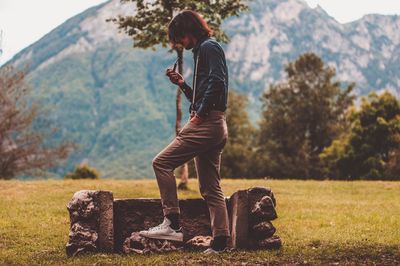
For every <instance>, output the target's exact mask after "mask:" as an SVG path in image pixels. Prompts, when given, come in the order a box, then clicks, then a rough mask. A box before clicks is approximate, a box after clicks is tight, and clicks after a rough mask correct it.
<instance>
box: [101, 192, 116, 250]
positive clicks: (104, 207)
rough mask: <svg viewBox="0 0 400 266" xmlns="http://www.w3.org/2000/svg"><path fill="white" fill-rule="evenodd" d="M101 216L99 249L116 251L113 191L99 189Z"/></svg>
mask: <svg viewBox="0 0 400 266" xmlns="http://www.w3.org/2000/svg"><path fill="white" fill-rule="evenodd" d="M97 196H98V198H97V199H98V202H99V209H100V216H99V231H98V233H99V250H100V251H103V252H112V251H114V214H113V205H114V197H113V194H112V193H111V192H108V191H99V193H98V194H97Z"/></svg>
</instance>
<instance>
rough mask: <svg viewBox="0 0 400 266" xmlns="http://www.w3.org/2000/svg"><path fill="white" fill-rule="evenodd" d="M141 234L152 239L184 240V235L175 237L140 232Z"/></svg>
mask: <svg viewBox="0 0 400 266" xmlns="http://www.w3.org/2000/svg"><path fill="white" fill-rule="evenodd" d="M139 235H140V236H143V237H147V238H151V239H163V240H171V241H177V242H183V236H182V237H174V236H170V235H156V236H152V235H144V234H139Z"/></svg>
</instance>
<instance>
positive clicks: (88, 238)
mask: <svg viewBox="0 0 400 266" xmlns="http://www.w3.org/2000/svg"><path fill="white" fill-rule="evenodd" d="M112 206H113V195H112V193H111V192H109V191H94V190H81V191H78V192H76V193H75V194H74V196H73V197H72V200H71V201H70V202H69V203H68V205H67V209H68V211H69V214H70V220H71V228H70V234H69V242H68V244H67V246H66V251H67V255H68V256H75V255H77V254H79V253H81V252H84V251H103V252H112V251H114V238H113V231H114V228H113V219H112V217H113V208H112Z"/></svg>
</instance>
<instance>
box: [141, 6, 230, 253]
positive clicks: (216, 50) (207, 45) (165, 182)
mask: <svg viewBox="0 0 400 266" xmlns="http://www.w3.org/2000/svg"><path fill="white" fill-rule="evenodd" d="M211 34H212V31H211V30H210V28H209V26H208V25H207V23H206V21H205V20H204V19H203V18H202V17H201V16H200V15H199V14H198V13H196V12H194V11H191V10H185V11H182V12H181V13H179V14H178V15H176V16H175V17H174V18H173V19H172V20H171V22H170V23H169V26H168V36H169V40H170V43H171V46H172V47H173V48H176V47H179V46H180V47H183V48H185V49H186V50H190V49H191V50H192V52H193V58H194V75H193V89H192V88H191V87H190V86H189V85H188V84H187V83H186V82H185V80H184V78H183V77H182V75H180V74H179V73H177V72H175V67H174V68H173V69H171V68H168V69H167V70H166V75H167V76H168V77H169V79H170V81H171V82H172V83H174V84H176V85H178V86H179V87H180V89H181V90H182V92H183V93H184V94H185V96H186V98H187V99H188V100H189V101H190V102H191V105H190V109H189V112H190V119H189V121H188V122H187V123H186V124H185V126H184V127H183V128H182V130H181V131H180V132H179V134H178V135H177V136H176V137H175V139H174V140H173V141H172V142H171V143H170V144H169V145H168V146H167V147H166V148H164V149H163V150H162V151H161V152H160V153H159V154H158V155H157V156H156V157H155V158H154V159H153V161H152V164H153V169H154V172H155V175H156V178H157V183H158V187H159V189H160V195H161V203H162V208H163V213H164V216H165V217H164V221H163V223H162V224H160V225H158V226H156V227H153V228H150V229H148V230H146V231H141V232H140V235H141V236H144V237H149V238H156V239H168V240H174V241H183V233H182V230H181V228H180V225H179V213H180V209H179V206H178V197H177V189H176V180H175V175H174V169H176V168H177V167H179V166H181V165H183V164H184V163H186V162H188V161H190V160H191V159H193V158H194V160H195V165H196V173H197V176H198V180H199V186H200V193H201V195H202V197H203V198H204V199H205V201H206V203H207V206H208V208H209V212H210V219H211V228H212V234H213V238H214V239H213V241H212V244H211V248H209V249H208V250H206V251H205V252H206V253H215V252H219V251H222V250H224V249H225V248H226V246H227V238H228V237H229V221H228V213H227V208H226V203H225V199H224V194H223V192H222V190H221V186H220V179H221V178H220V165H221V153H222V149H223V148H224V146H225V144H226V141H227V138H228V130H227V124H226V117H225V110H226V108H227V100H228V99H227V98H228V69H227V65H226V60H225V54H224V51H223V50H222V48H221V46H220V44H219V43H218V42H216V41H215V40H214V39H212V38H211Z"/></svg>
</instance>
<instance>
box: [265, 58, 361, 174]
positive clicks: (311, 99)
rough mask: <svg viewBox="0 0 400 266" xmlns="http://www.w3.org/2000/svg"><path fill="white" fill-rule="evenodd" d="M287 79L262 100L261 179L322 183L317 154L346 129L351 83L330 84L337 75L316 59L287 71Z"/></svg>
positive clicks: (298, 62)
mask: <svg viewBox="0 0 400 266" xmlns="http://www.w3.org/2000/svg"><path fill="white" fill-rule="evenodd" d="M285 71H286V73H287V79H286V80H284V81H282V82H280V83H278V84H277V85H272V86H270V88H269V90H268V91H267V92H265V93H264V94H263V96H262V101H263V115H262V120H261V122H260V132H259V142H258V143H259V150H258V153H259V156H260V157H261V158H262V161H263V162H264V163H263V165H265V167H261V169H260V170H261V171H262V173H263V175H270V176H273V177H276V178H302V179H305V178H322V177H323V172H322V170H323V167H322V162H321V159H320V158H319V155H320V153H321V152H322V151H323V150H324V149H325V148H326V147H328V146H329V145H331V142H332V140H334V139H335V138H336V137H337V136H339V135H340V134H341V133H342V132H343V131H344V130H345V128H346V119H345V114H346V110H347V109H348V107H349V106H350V105H351V104H352V101H353V96H351V95H350V94H351V91H352V89H353V84H351V85H349V86H348V87H347V88H345V89H344V90H342V89H341V85H340V82H338V81H332V79H333V77H334V76H335V70H334V69H333V68H331V67H329V66H326V65H325V64H324V62H323V61H322V60H321V59H320V58H319V57H318V56H317V55H315V54H313V53H307V54H304V55H301V56H300V57H299V58H298V59H297V60H296V61H295V62H291V63H289V64H288V65H287V66H286V69H285Z"/></svg>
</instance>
